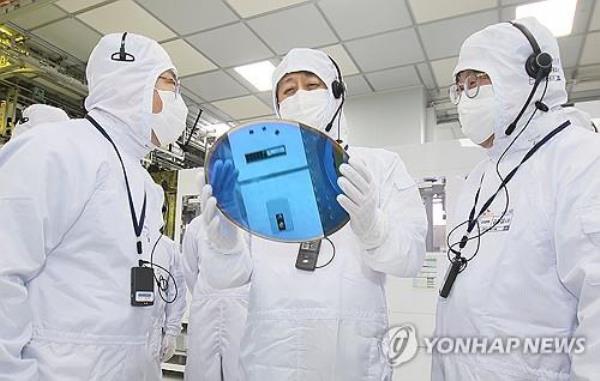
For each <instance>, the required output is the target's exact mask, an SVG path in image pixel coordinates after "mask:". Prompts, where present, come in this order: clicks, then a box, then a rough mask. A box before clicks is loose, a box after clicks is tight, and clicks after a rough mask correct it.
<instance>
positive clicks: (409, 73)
mask: <svg viewBox="0 0 600 381" xmlns="http://www.w3.org/2000/svg"><path fill="white" fill-rule="evenodd" d="M367 79H368V80H369V82H370V83H371V85H373V87H374V88H375V90H376V91H384V90H391V89H398V88H403V87H414V86H419V85H421V80H420V79H419V76H418V75H417V71H416V70H415V68H414V66H405V67H399V68H395V69H388V70H384V71H378V72H377V73H371V74H367Z"/></svg>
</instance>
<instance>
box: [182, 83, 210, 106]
mask: <svg viewBox="0 0 600 381" xmlns="http://www.w3.org/2000/svg"><path fill="white" fill-rule="evenodd" d="M181 93H182V94H183V97H184V101H185V103H186V104H187V105H188V106H189V105H190V104H191V103H196V104H201V103H205V102H206V100H204V99H202V98H200V97H199V96H197V95H196V94H194V93H193V92H192V91H191V90H190V89H188V88H186V87H185V86H182V87H181ZM186 98H187V99H186ZM190 102H191V103H190Z"/></svg>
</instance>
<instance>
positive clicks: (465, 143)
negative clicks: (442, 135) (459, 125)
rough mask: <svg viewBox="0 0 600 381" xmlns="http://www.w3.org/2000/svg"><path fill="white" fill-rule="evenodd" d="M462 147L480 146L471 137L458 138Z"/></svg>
mask: <svg viewBox="0 0 600 381" xmlns="http://www.w3.org/2000/svg"><path fill="white" fill-rule="evenodd" d="M458 141H459V142H460V145H461V146H462V147H479V146H478V145H477V144H475V143H473V141H472V140H471V139H458Z"/></svg>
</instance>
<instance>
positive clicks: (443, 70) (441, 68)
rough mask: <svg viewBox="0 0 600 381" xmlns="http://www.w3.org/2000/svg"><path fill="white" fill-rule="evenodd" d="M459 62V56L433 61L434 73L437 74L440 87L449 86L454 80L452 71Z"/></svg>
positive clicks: (436, 77)
mask: <svg viewBox="0 0 600 381" xmlns="http://www.w3.org/2000/svg"><path fill="white" fill-rule="evenodd" d="M457 62H458V57H451V58H446V59H443V60H438V61H432V62H431V68H432V70H433V75H434V76H435V80H436V81H437V84H438V85H439V86H440V87H444V86H449V85H451V84H452V82H454V81H453V78H452V72H453V71H454V68H455V67H456V63H457Z"/></svg>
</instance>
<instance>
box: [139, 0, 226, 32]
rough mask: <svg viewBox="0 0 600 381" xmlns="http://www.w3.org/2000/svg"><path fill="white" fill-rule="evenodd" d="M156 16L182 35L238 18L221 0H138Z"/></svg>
mask: <svg viewBox="0 0 600 381" xmlns="http://www.w3.org/2000/svg"><path fill="white" fill-rule="evenodd" d="M137 2H138V3H139V4H141V5H142V6H143V7H144V8H146V9H147V10H148V11H149V12H151V13H152V14H153V15H154V16H155V17H157V18H158V19H160V20H162V21H163V22H164V23H165V24H167V25H169V27H170V28H171V29H173V30H174V31H176V32H177V33H179V34H181V35H186V34H190V33H194V32H198V31H200V30H206V29H211V28H214V27H217V26H221V25H225V24H228V23H231V22H234V21H236V20H238V17H237V16H236V15H235V14H234V13H233V12H232V11H231V10H230V9H229V7H227V5H225V4H224V3H223V2H222V1H221V0H202V1H198V0H176V1H173V0H171V1H168V0H137Z"/></svg>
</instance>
